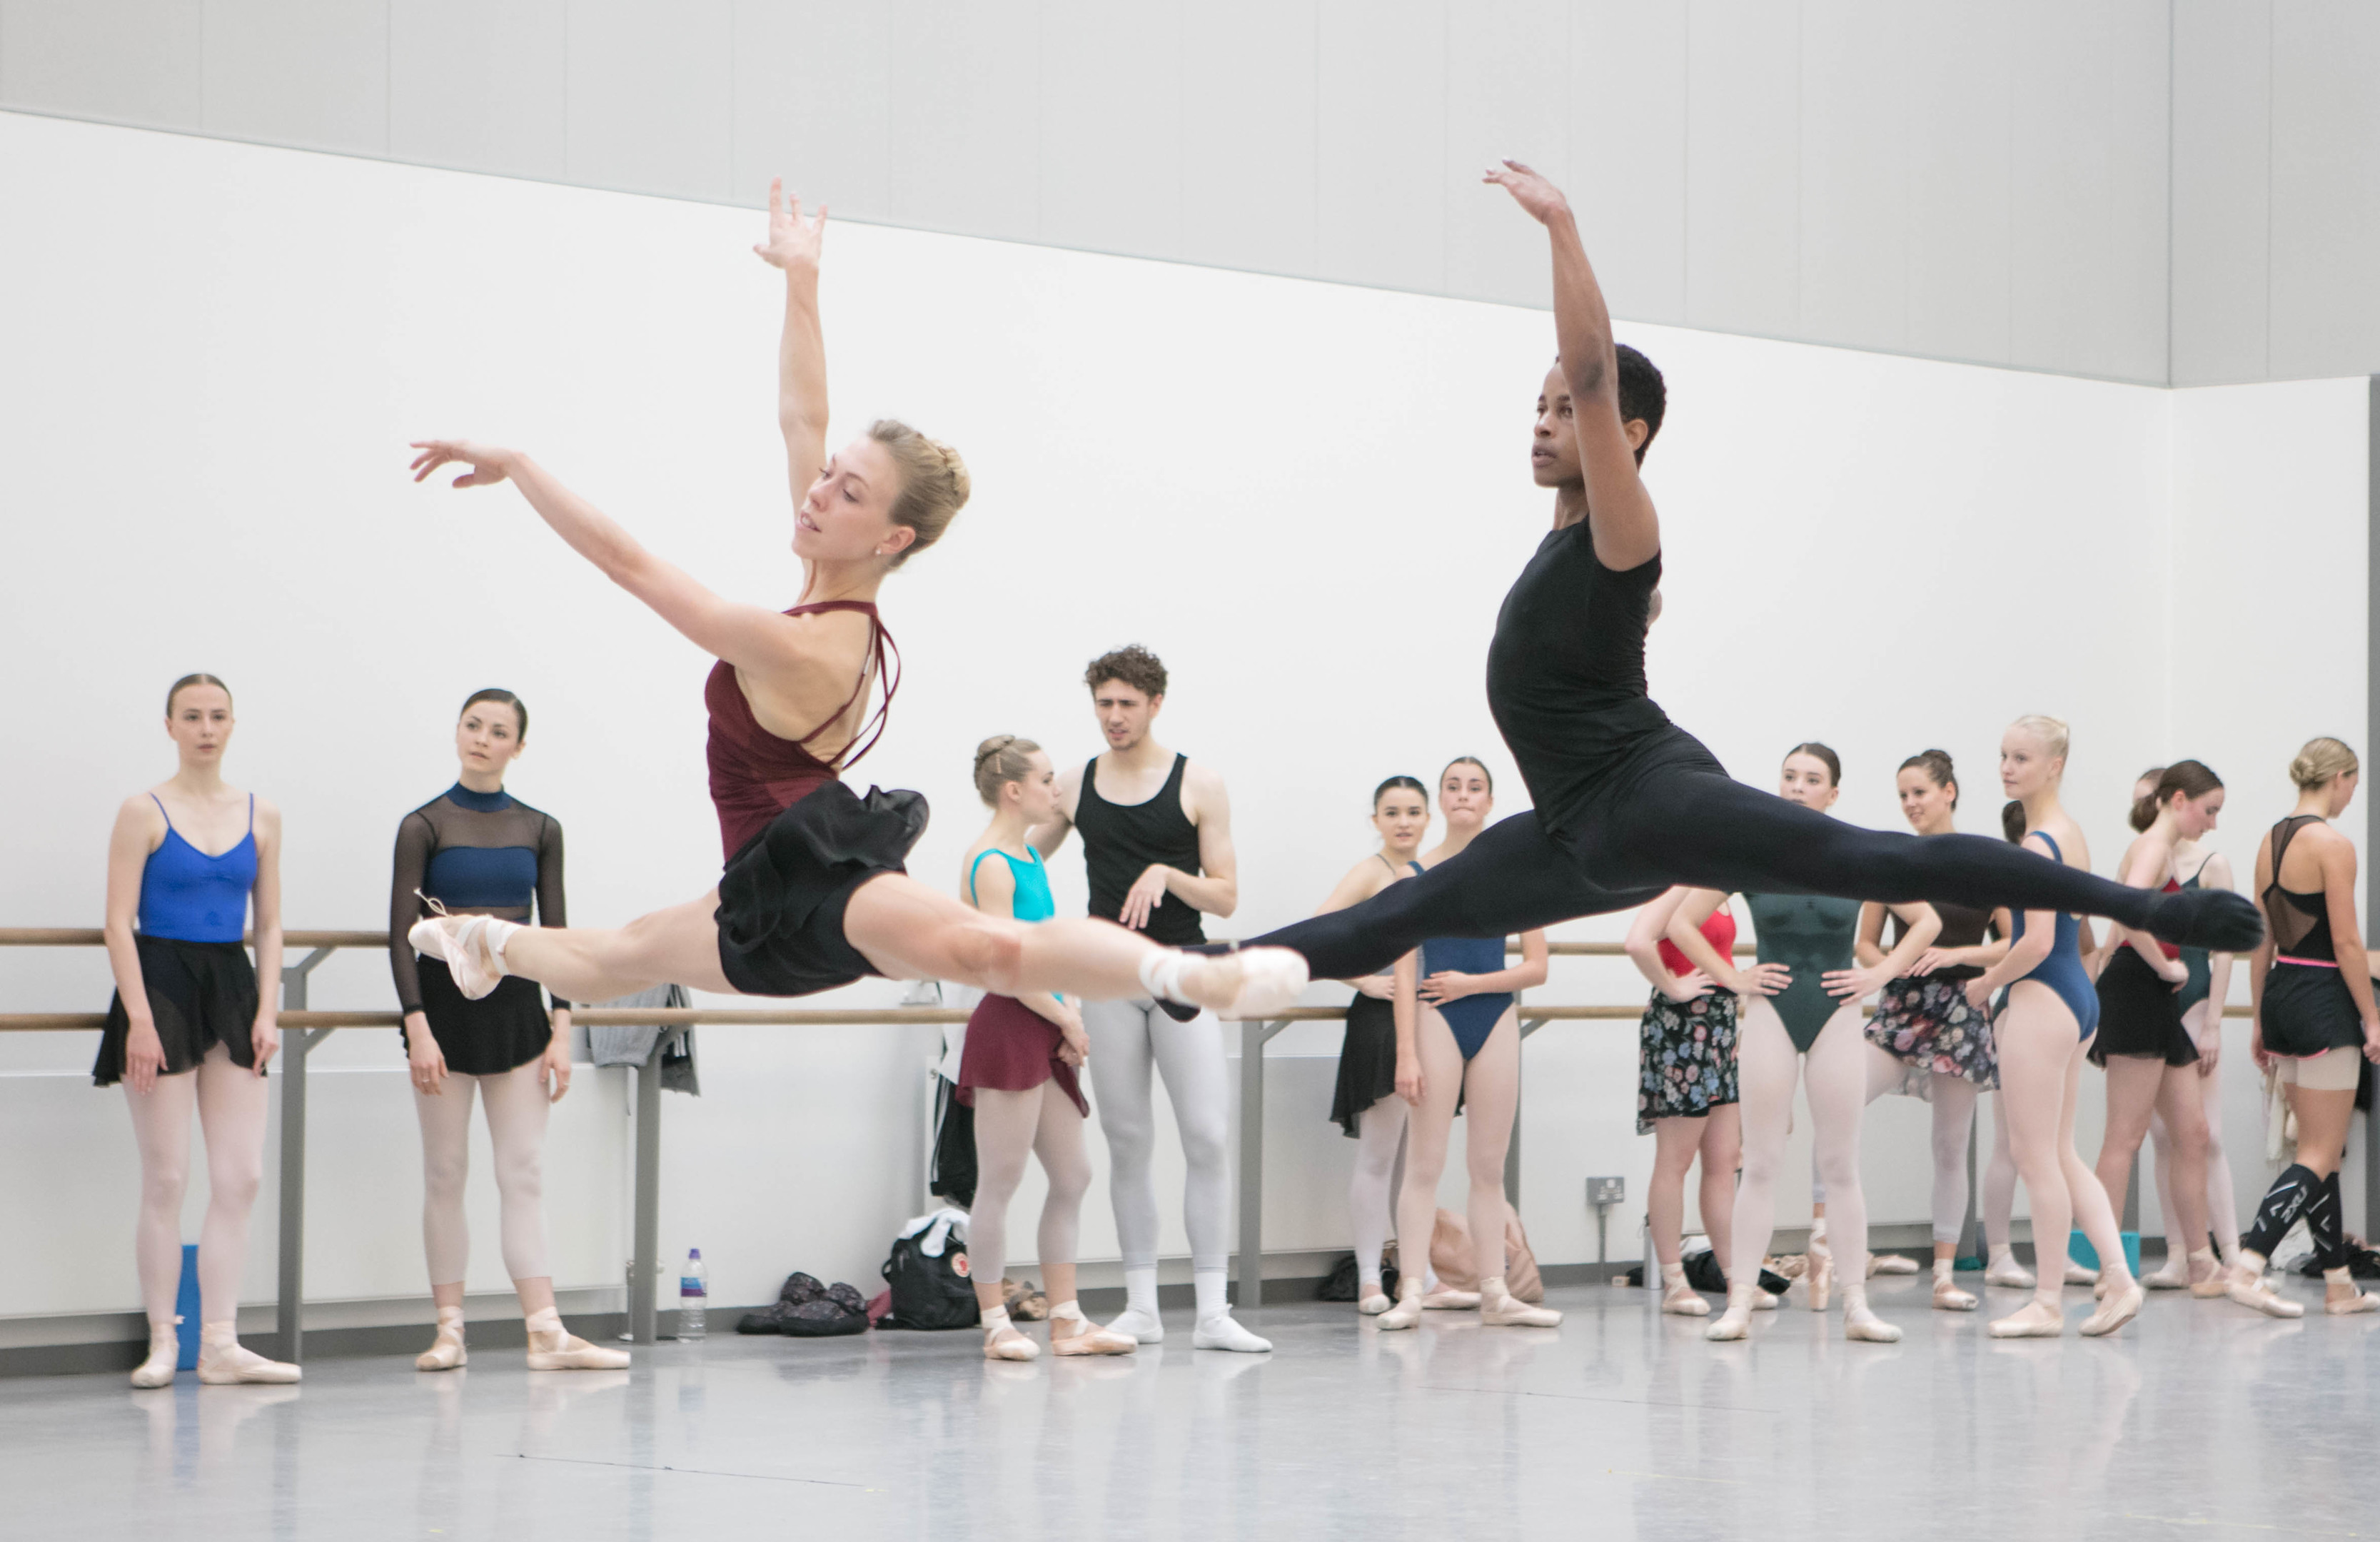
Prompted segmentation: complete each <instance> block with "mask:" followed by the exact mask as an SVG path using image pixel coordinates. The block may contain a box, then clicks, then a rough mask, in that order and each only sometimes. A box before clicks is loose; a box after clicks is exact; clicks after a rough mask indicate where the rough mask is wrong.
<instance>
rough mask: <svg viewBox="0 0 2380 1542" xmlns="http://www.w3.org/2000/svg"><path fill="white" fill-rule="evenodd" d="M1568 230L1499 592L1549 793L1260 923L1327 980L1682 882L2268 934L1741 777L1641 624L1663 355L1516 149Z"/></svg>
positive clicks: (1515, 682) (1538, 787)
mask: <svg viewBox="0 0 2380 1542" xmlns="http://www.w3.org/2000/svg"><path fill="white" fill-rule="evenodd" d="M1486 180H1488V182H1491V183H1494V184H1496V185H1497V186H1499V187H1500V188H1504V189H1505V190H1506V191H1507V192H1509V193H1511V194H1512V198H1513V200H1515V201H1517V202H1518V203H1519V204H1520V205H1521V207H1522V208H1523V209H1524V210H1525V211H1527V212H1528V213H1529V214H1530V215H1531V216H1532V217H1533V218H1535V219H1536V220H1537V221H1538V223H1540V224H1541V225H1544V226H1545V227H1546V231H1547V234H1548V236H1549V237H1551V240H1552V245H1553V266H1554V285H1553V287H1554V333H1555V336H1556V339H1557V342H1558V345H1559V346H1560V350H1561V351H1560V358H1559V359H1558V360H1557V361H1556V363H1555V366H1554V368H1553V370H1551V371H1549V372H1548V374H1547V376H1546V380H1545V383H1544V385H1543V386H1542V387H1541V389H1540V394H1539V395H1538V398H1537V423H1536V441H1535V443H1534V444H1533V446H1532V448H1531V453H1530V465H1531V467H1532V469H1533V471H1534V473H1535V475H1536V481H1537V485H1538V486H1540V487H1546V488H1551V489H1552V490H1553V492H1554V528H1553V530H1552V532H1551V533H1550V534H1548V536H1547V537H1546V539H1545V540H1544V541H1543V542H1542V543H1541V544H1540V545H1539V546H1538V547H1537V551H1536V555H1535V556H1534V557H1532V558H1531V559H1530V560H1529V565H1528V566H1527V567H1525V568H1524V569H1523V570H1522V573H1521V577H1520V579H1519V581H1518V582H1516V583H1515V584H1513V586H1512V591H1511V592H1510V593H1509V594H1507V595H1506V596H1505V598H1504V605H1503V609H1502V611H1501V612H1500V613H1499V614H1498V616H1497V619H1496V636H1495V640H1494V641H1493V642H1492V643H1491V644H1490V645H1489V647H1488V708H1489V710H1491V711H1493V712H1494V713H1495V716H1496V725H1497V727H1498V728H1499V729H1500V730H1501V731H1502V733H1503V735H1504V742H1505V744H1506V745H1507V746H1509V747H1511V749H1512V757H1513V759H1515V760H1517V761H1518V762H1519V763H1520V768H1521V775H1522V779H1523V780H1524V781H1525V782H1526V783H1528V787H1529V792H1530V794H1531V795H1532V796H1533V797H1534V799H1535V800H1536V807H1535V808H1534V809H1532V810H1530V811H1529V812H1528V813H1525V814H1516V815H1514V816H1512V818H1510V819H1507V820H1500V821H1499V822H1498V823H1497V824H1495V825H1494V826H1492V827H1490V828H1489V829H1488V831H1487V832H1485V833H1483V834H1482V835H1481V836H1480V837H1479V838H1478V839H1477V840H1475V841H1474V842H1473V843H1472V844H1471V846H1470V847H1469V849H1467V850H1466V851H1464V852H1463V854H1462V855H1461V856H1456V857H1454V858H1452V859H1451V860H1449V861H1447V862H1443V863H1440V864H1439V866H1438V867H1436V868H1431V869H1430V870H1429V872H1428V873H1427V874H1426V875H1424V876H1422V877H1420V878H1416V879H1414V880H1409V881H1407V882H1403V883H1394V884H1390V886H1389V887H1388V888H1387V889H1385V890H1383V891H1382V892H1380V893H1379V894H1378V895H1376V896H1375V897H1373V898H1372V899H1370V900H1367V901H1366V902H1365V903H1364V904H1362V905H1354V906H1352V907H1351V908H1349V909H1346V910H1341V911H1335V912H1333V913H1331V914H1330V915H1327V916H1318V917H1314V918H1312V919H1311V920H1306V921H1300V922H1298V923H1297V924H1296V925H1294V926H1290V927H1284V928H1282V929H1280V930H1279V931H1275V932H1270V933H1268V934H1267V935H1265V936H1263V937H1260V938H1257V939H1256V940H1255V941H1256V942H1257V943H1260V944H1265V945H1269V946H1277V947H1286V948H1293V949H1294V950H1296V951H1297V952H1299V953H1303V954H1304V955H1305V959H1306V963H1307V965H1308V967H1309V969H1310V971H1311V973H1312V975H1313V977H1315V978H1317V979H1348V978H1353V977H1357V976H1361V975H1366V974H1371V973H1374V972H1376V971H1378V970H1380V969H1382V968H1385V967H1387V966H1388V965H1390V964H1391V963H1392V962H1393V961H1395V960H1396V959H1397V958H1399V957H1401V956H1403V954H1404V953H1406V952H1408V951H1409V950H1411V949H1412V948H1414V947H1415V946H1416V945H1418V944H1419V943H1420V942H1421V941H1423V940H1424V939H1426V938H1429V937H1446V936H1463V937H1498V936H1505V935H1509V934H1511V933H1513V932H1518V931H1525V930H1529V929H1535V928H1540V927H1546V926H1550V925H1552V924H1554V923H1555V922H1558V921H1564V920H1569V919H1572V918H1573V917H1581V916H1592V915H1597V914H1600V913H1603V912H1607V911H1615V910H1626V909H1630V908H1633V907H1634V906H1636V905H1641V904H1644V903H1645V902H1646V901H1648V900H1650V899H1652V898H1653V897H1654V896H1656V895H1658V894H1659V893H1661V892H1663V891H1664V890H1667V889H1668V888H1669V887H1670V886H1671V885H1672V884H1691V885H1693V886H1694V887H1696V888H1703V889H1716V890H1718V891H1720V892H1737V891H1751V892H1764V893H1772V894H1828V895H1833V896H1837V897H1840V898H1844V899H1860V900H1876V901H1880V902H1883V903H1886V904H1904V903H1908V902H1912V901H1917V900H1937V899H1938V900H1947V901H1949V902H1952V903H1954V904H1958V905H1966V906H1969V907H1971V908H1973V909H1978V910H1990V909H1994V908H1997V907H1998V906H2002V905H2006V906H2009V907H2010V908H2011V909H2015V910H2058V911H2070V912H2077V913H2082V914H2087V915H2094V916H2112V917H2115V918H2116V919H2118V920H2119V921H2121V922H2123V923H2124V924H2125V925H2126V926H2129V927H2132V928H2135V929H2140V930H2144V931H2148V932H2151V933H2153V934H2154V935H2155V936H2157V937H2159V938H2161V939H2163V940H2164V941H2168V942H2176V943H2180V944H2182V945H2185V946H2194V947H2204V948H2208V949H2211V950H2214V951H2216V952H2223V953H2237V952H2243V951H2245V950H2247V949H2250V948H2253V947H2254V946H2255V945H2256V943H2257V942H2258V941H2260V940H2261V939H2262V937H2263V936H2264V924H2263V922H2262V920H2261V919H2260V918H2259V917H2258V916H2257V913H2256V908H2255V906H2254V905H2252V904H2250V903H2249V902H2248V901H2247V900H2245V899H2243V898H2242V897H2240V895H2238V894H2234V893H2231V892H2228V891H2225V890H2189V891H2185V892H2180V893H2159V892H2155V891H2153V890H2146V889H2131V888H2126V887H2125V886H2123V885H2121V884H2118V883H2111V882H2109V881H2107V880H2105V879H2101V878H2095V877H2094V876H2092V875H2091V874H2089V873H2086V872H2083V871H2081V870H2079V869H2076V868H2069V867H2065V866H2063V865H2061V864H2059V863H2056V862H2051V861H2047V860H2046V859H2044V858H2042V857H2040V856H2035V855H2034V854H2033V853H2031V852H2028V851H2024V850H2022V849H2021V848H2019V847H2016V846H2011V845H2009V844H2005V843H2003V842H1999V841H1992V840H1986V839H1985V838H1983V837H1981V836H1973V835H1926V836H1916V835H1902V834H1897V833H1888V832H1881V831H1873V830H1863V829H1860V828H1859V827H1857V826H1855V825H1850V824H1845V823H1843V822H1842V821H1840V820H1831V819H1828V818H1827V817H1826V816H1825V815H1823V814H1818V813H1815V812H1813V811H1812V810H1810V809H1807V808H1803V807H1798V806H1796V805H1794V804H1791V803H1788V802H1786V801H1785V800H1784V799H1782V798H1779V797H1777V796H1775V795H1771V794H1768V793H1763V792H1758V791H1755V789H1753V788H1751V787H1747V786H1745V785H1743V783H1738V782H1736V781H1733V780H1732V779H1730V777H1729V776H1728V774H1727V772H1726V771H1725V770H1724V769H1723V768H1722V767H1721V766H1720V765H1719V763H1718V760H1717V759H1713V758H1712V756H1711V753H1710V751H1708V750H1707V749H1705V748H1704V747H1703V746H1702V745H1701V743H1700V742H1699V741H1697V740H1696V739H1695V738H1694V735H1691V734H1688V733H1687V732H1685V730H1683V729H1682V728H1679V727H1677V726H1676V725H1675V724H1673V723H1671V722H1670V720H1669V718H1668V717H1667V716H1666V715H1665V714H1664V713H1663V712H1662V710H1661V709H1660V708H1658V707H1657V706H1655V705H1654V704H1653V702H1652V700H1651V698H1649V697H1648V696H1647V695H1646V691H1645V627H1646V625H1648V624H1649V622H1650V619H1651V615H1652V612H1653V609H1654V606H1655V603H1656V601H1657V595H1656V589H1657V587H1658V584H1659V583H1660V579H1661V527H1660V521H1659V519H1658V517H1657V516H1656V515H1655V513H1654V510H1653V500H1652V498H1651V496H1650V495H1649V494H1648V493H1647V492H1645V484H1644V482H1643V481H1642V480H1639V479H1638V476H1637V468H1638V466H1639V465H1640V464H1641V463H1642V461H1643V460H1644V457H1645V447H1646V445H1648V444H1649V443H1651V441H1652V438H1653V435H1654V433H1655V431H1658V429H1659V427H1660V424H1661V413H1662V400H1663V397H1662V385H1661V377H1660V373H1659V371H1658V370H1655V369H1654V368H1653V366H1652V364H1651V363H1650V361H1648V360H1647V359H1646V358H1645V356H1644V355H1642V354H1640V353H1638V352H1636V351H1635V350H1634V349H1633V348H1626V347H1619V346H1615V344H1614V343H1613V340H1612V336H1611V318H1610V313H1609V311H1608V310H1606V309H1605V307H1604V302H1603V294H1602V291H1601V289H1600V288H1598V287H1597V284H1596V280H1595V273H1594V271H1593V270H1592V269H1591V268H1590V267H1589V266H1588V265H1587V261H1586V251H1585V248H1584V247H1583V246H1582V245H1581V244H1580V241H1579V235H1578V226H1577V224H1576V222H1575V221H1574V220H1573V218H1572V216H1571V210H1570V205H1569V203H1568V202H1567V201H1566V200H1564V199H1563V197H1562V195H1561V192H1560V189H1559V188H1556V187H1554V185H1553V184H1552V183H1550V182H1548V181H1547V180H1546V179H1545V178H1544V177H1543V176H1538V175H1537V174H1536V172H1534V171H1532V170H1530V169H1529V168H1528V167H1526V166H1524V165H1522V164H1519V163H1517V162H1513V161H1507V162H1505V163H1504V164H1502V165H1500V166H1497V167H1495V168H1493V169H1491V170H1489V171H1488V174H1487V177H1486Z"/></svg>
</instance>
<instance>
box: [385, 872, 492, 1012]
mask: <svg viewBox="0 0 2380 1542" xmlns="http://www.w3.org/2000/svg"><path fill="white" fill-rule="evenodd" d="M423 897H424V898H425V899H427V898H428V896H426V895H425V896H423ZM429 903H430V904H431V905H435V906H437V908H438V911H439V914H437V915H435V916H425V917H422V918H421V919H420V920H419V921H416V922H414V923H413V927H412V929H410V930H408V931H407V933H406V934H405V940H406V941H407V942H410V943H412V944H413V951H414V952H415V953H419V954H421V955H422V956H423V957H425V958H435V959H439V960H441V961H443V963H444V964H445V965H446V969H447V972H448V973H449V974H451V975H453V976H454V977H455V990H459V991H461V992H462V993H463V996H464V999H465V1000H467V1001H473V1002H476V1001H480V1000H481V999H482V998H484V997H485V996H487V994H488V993H489V992H490V991H492V990H495V988H496V984H497V982H498V981H500V980H502V979H503V978H504V976H505V975H506V974H507V973H508V972H509V971H507V970H506V969H505V968H504V943H505V941H507V940H508V939H510V938H511V936H512V934H513V933H514V932H516V931H518V930H520V929H521V928H520V923H519V922H517V921H507V920H504V919H503V918H501V917H495V916H449V915H447V914H445V908H446V907H445V906H443V905H439V904H438V902H437V901H436V900H430V901H429Z"/></svg>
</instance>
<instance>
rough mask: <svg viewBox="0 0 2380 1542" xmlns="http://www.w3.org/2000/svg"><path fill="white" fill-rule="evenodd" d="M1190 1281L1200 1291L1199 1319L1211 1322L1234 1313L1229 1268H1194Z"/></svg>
mask: <svg viewBox="0 0 2380 1542" xmlns="http://www.w3.org/2000/svg"><path fill="white" fill-rule="evenodd" d="M1190 1283H1191V1286H1192V1288H1193V1289H1195V1290H1196V1292H1197V1293H1198V1320H1199V1321H1200V1322H1211V1321H1213V1320H1214V1319H1215V1318H1217V1317H1230V1316H1231V1315H1232V1271H1231V1270H1230V1269H1192V1270H1191V1271H1190Z"/></svg>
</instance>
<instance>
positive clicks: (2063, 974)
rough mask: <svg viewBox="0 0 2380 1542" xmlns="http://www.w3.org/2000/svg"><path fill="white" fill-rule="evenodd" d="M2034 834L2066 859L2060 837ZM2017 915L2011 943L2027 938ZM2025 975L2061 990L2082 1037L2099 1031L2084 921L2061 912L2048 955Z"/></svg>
mask: <svg viewBox="0 0 2380 1542" xmlns="http://www.w3.org/2000/svg"><path fill="white" fill-rule="evenodd" d="M2034 833H2035V834H2037V835H2039V836H2040V837H2041V838H2042V839H2043V840H2045V841H2046V842H2048V843H2049V849H2050V851H2051V852H2052V853H2054V854H2055V856H2053V857H2052V860H2054V861H2058V862H2063V861H2065V860H2066V854H2065V853H2064V852H2063V851H2061V850H2059V849H2058V837H2056V836H2055V835H2052V834H2050V833H2049V832H2047V831H2046V830H2045V831H2035V832H2034ZM2015 914H2016V929H2015V931H2014V933H2013V934H2012V935H2011V937H2010V941H2011V942H2017V941H2023V940H2024V912H2023V911H2022V910H2019V911H2017V912H2016V913H2015ZM2025 978H2026V979H2029V980H2039V981H2040V982H2041V983H2042V984H2044V985H2046V986H2047V987H2049V989H2051V990H2055V991H2057V992H2058V1000H2059V1001H2062V1002H2065V1003H2066V1009H2067V1010H2068V1011H2069V1012H2071V1013H2072V1014H2074V1021H2075V1022H2076V1023H2077V1024H2079V1025H2080V1026H2082V1029H2083V1038H2090V1037H2091V1036H2092V1035H2093V1034H2095V1033H2096V1032H2098V1031H2099V991H2098V989H2097V988H2096V987H2095V986H2094V985H2093V984H2092V983H2091V977H2090V975H2089V974H2088V973H2086V972H2085V971H2084V970H2083V923H2082V922H2080V921H2078V920H2076V919H2075V918H2074V917H2072V916H2070V915H2068V914H2067V913H2066V912H2064V911H2062V910H2061V911H2059V912H2058V934H2057V937H2056V939H2055V940H2054V941H2052V942H2051V943H2050V944H2049V956H2048V957H2047V958H2045V959H2043V960H2042V961H2041V962H2040V963H2039V964H2036V965H2034V967H2033V972H2032V973H2031V974H2029V975H2026V976H2025ZM2000 1010H2002V1011H2003V1012H2005V1011H2006V1010H2008V992H2007V991H2006V990H2003V991H2001V992H2000Z"/></svg>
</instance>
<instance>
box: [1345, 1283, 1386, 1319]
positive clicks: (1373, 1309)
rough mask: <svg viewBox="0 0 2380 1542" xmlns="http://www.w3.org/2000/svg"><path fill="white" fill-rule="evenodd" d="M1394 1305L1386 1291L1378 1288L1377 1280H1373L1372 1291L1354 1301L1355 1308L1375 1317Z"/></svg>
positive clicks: (1367, 1315)
mask: <svg viewBox="0 0 2380 1542" xmlns="http://www.w3.org/2000/svg"><path fill="white" fill-rule="evenodd" d="M1393 1305H1396V1303H1395V1302H1393V1301H1391V1300H1390V1299H1389V1295H1388V1293H1387V1292H1386V1291H1383V1290H1381V1289H1379V1288H1378V1282H1377V1281H1375V1283H1374V1287H1373V1290H1372V1293H1371V1294H1369V1295H1367V1296H1366V1297H1364V1299H1362V1300H1361V1301H1358V1302H1357V1303H1355V1310H1357V1311H1358V1312H1361V1313H1363V1314H1364V1315H1365V1316H1366V1317H1378V1316H1379V1315H1380V1314H1381V1313H1382V1312H1385V1311H1387V1310H1388V1309H1389V1308H1390V1307H1391V1306H1393Z"/></svg>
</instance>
